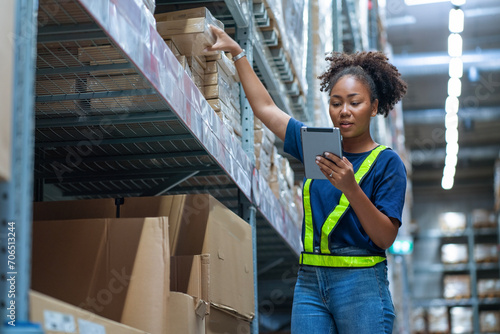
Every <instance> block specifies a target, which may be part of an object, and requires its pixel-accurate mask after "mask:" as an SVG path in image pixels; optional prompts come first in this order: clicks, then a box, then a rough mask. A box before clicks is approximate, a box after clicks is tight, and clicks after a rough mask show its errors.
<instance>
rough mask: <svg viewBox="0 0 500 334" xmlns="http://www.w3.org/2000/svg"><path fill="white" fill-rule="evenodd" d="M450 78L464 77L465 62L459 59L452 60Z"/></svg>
mask: <svg viewBox="0 0 500 334" xmlns="http://www.w3.org/2000/svg"><path fill="white" fill-rule="evenodd" d="M449 74H450V78H461V77H462V75H464V62H463V61H462V59H460V58H458V57H453V58H451V60H450V67H449Z"/></svg>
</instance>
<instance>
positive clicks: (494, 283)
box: [477, 278, 500, 298]
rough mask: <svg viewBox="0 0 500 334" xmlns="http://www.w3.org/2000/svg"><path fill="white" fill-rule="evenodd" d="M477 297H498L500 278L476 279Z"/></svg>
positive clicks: (499, 294) (499, 293)
mask: <svg viewBox="0 0 500 334" xmlns="http://www.w3.org/2000/svg"><path fill="white" fill-rule="evenodd" d="M477 294H478V296H479V298H500V279H498V278H482V279H479V280H478V281H477Z"/></svg>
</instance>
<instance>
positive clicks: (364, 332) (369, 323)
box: [292, 261, 395, 334]
mask: <svg viewBox="0 0 500 334" xmlns="http://www.w3.org/2000/svg"><path fill="white" fill-rule="evenodd" d="M394 318H395V313H394V305H393V304H392V299H391V295H390V292H389V281H388V280H387V264H386V262H385V261H384V262H381V263H379V264H377V265H375V266H373V267H370V268H323V267H312V266H301V267H300V269H299V273H298V278H297V284H296V285H295V292H294V300H293V308H292V334H310V333H319V334H381V333H389V334H390V333H392V327H393V323H394Z"/></svg>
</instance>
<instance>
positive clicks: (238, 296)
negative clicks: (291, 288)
mask: <svg viewBox="0 0 500 334" xmlns="http://www.w3.org/2000/svg"><path fill="white" fill-rule="evenodd" d="M120 214H121V217H156V216H167V217H169V224H170V227H169V233H170V240H171V244H170V249H171V254H172V255H174V256H180V255H199V254H209V255H210V289H209V298H208V299H209V300H208V301H209V302H210V304H211V305H212V306H214V307H217V308H220V309H224V310H225V311H227V312H229V313H231V314H234V315H237V316H239V317H242V318H245V319H252V318H253V316H254V314H255V312H254V309H255V307H254V280H253V252H252V231H251V227H250V225H249V224H247V223H246V222H245V221H244V220H242V219H241V218H240V217H238V216H237V215H236V214H235V213H234V212H232V211H231V210H229V209H227V208H226V207H225V206H224V205H223V204H222V203H220V202H219V201H217V200H216V199H215V198H214V197H212V196H210V195H208V194H197V195H176V196H158V197H137V198H125V200H124V204H123V205H122V206H120Z"/></svg>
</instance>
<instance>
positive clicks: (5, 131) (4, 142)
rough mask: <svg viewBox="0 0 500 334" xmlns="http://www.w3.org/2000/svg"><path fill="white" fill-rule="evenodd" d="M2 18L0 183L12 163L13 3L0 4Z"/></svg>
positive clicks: (8, 175) (4, 178)
mask: <svg viewBox="0 0 500 334" xmlns="http://www.w3.org/2000/svg"><path fill="white" fill-rule="evenodd" d="M0 17H1V18H2V19H1V20H0V28H1V31H2V37H1V41H2V48H1V49H0V69H1V73H2V80H1V81H0V97H1V100H2V108H1V109H0V181H7V180H9V179H10V176H11V172H12V171H11V168H12V167H11V161H12V138H11V136H12V127H13V126H12V113H13V110H12V109H13V102H14V99H13V96H14V90H13V87H14V68H15V66H14V54H15V50H14V46H15V43H13V41H12V40H11V38H12V37H14V36H16V34H15V25H14V22H15V18H16V15H15V1H14V0H7V1H4V2H2V13H1V14H0Z"/></svg>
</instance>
